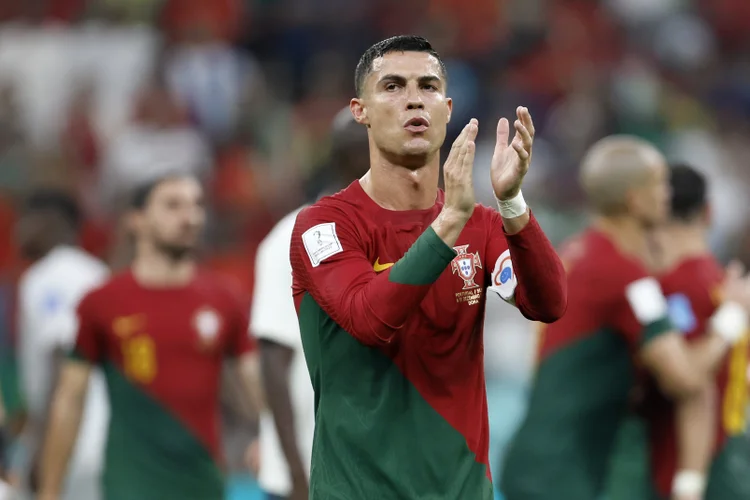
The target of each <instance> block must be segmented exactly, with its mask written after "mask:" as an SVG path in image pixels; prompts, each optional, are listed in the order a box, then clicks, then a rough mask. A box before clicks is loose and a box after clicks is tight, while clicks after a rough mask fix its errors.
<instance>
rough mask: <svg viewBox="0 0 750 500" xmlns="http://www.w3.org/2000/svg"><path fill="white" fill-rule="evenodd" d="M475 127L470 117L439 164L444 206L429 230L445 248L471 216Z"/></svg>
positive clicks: (454, 240)
mask: <svg viewBox="0 0 750 500" xmlns="http://www.w3.org/2000/svg"><path fill="white" fill-rule="evenodd" d="M478 130H479V125H478V123H477V120H476V119H474V118H472V119H471V121H470V122H469V123H468V124H467V125H466V126H465V127H464V129H463V131H462V132H461V134H460V135H459V136H458V138H457V139H456V141H455V142H454V143H453V146H452V147H451V152H450V153H449V154H448V159H447V160H446V161H445V164H444V165H443V180H444V181H445V204H444V205H443V210H442V211H441V212H440V214H439V215H438V217H437V219H435V221H434V222H433V223H432V229H434V230H435V233H437V235H438V236H439V237H440V239H442V240H443V241H444V242H445V244H446V245H448V246H450V247H452V246H453V245H455V243H456V240H458V236H459V235H460V234H461V231H463V228H464V226H465V225H466V223H467V222H468V220H469V218H470V217H471V214H472V213H474V205H475V204H476V199H475V198H474V181H473V171H474V152H475V150H476V145H475V144H474V140H475V139H476V138H477V132H478Z"/></svg>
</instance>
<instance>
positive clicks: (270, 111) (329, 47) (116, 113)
mask: <svg viewBox="0 0 750 500" xmlns="http://www.w3.org/2000/svg"><path fill="white" fill-rule="evenodd" d="M399 33H417V34H420V35H423V36H425V37H427V38H428V39H429V40H430V41H431V42H432V43H433V45H434V46H435V47H436V48H437V49H438V51H440V53H441V55H442V56H443V58H444V59H445V61H446V65H447V68H448V73H449V94H450V95H451V96H452V97H453V99H454V102H455V105H454V114H453V119H452V122H451V124H450V130H449V140H448V141H447V142H446V144H447V145H450V142H451V141H452V138H453V137H454V136H455V135H456V134H457V133H458V131H459V130H460V129H461V128H462V126H463V125H464V124H465V123H466V122H467V121H468V120H469V118H471V117H476V118H478V119H479V122H480V137H479V140H478V146H477V158H476V171H477V172H476V175H475V178H476V179H477V180H476V182H477V190H478V194H479V198H480V200H481V201H484V202H487V203H489V202H491V201H492V192H491V188H490V186H489V183H488V182H486V181H485V179H487V177H486V174H487V172H486V171H485V170H486V169H488V168H489V158H490V156H491V154H492V148H493V146H494V130H495V123H496V120H497V119H498V118H499V117H501V116H506V117H510V116H512V115H513V112H514V109H515V107H516V106H517V105H525V106H527V107H528V108H529V109H530V111H531V113H532V116H533V117H534V120H535V123H536V129H537V139H536V142H535V151H534V163H533V166H532V170H531V173H530V174H529V178H528V179H527V183H526V184H525V187H524V192H525V193H526V198H527V200H529V202H530V204H531V205H532V206H533V207H534V210H535V212H536V213H537V216H538V217H539V218H540V220H541V222H542V225H543V226H544V228H545V230H546V231H547V232H548V234H549V235H550V237H551V238H552V240H553V242H555V243H558V242H560V241H561V240H562V239H563V238H565V237H567V236H568V235H570V234H571V233H572V232H574V231H575V230H577V229H578V228H580V227H581V226H582V224H583V223H584V221H585V216H586V214H585V212H584V209H583V207H582V203H581V202H582V197H581V195H580V192H579V188H578V182H577V165H578V162H579V160H580V158H581V155H582V154H583V152H584V150H585V149H586V148H587V147H588V146H589V145H590V144H591V143H592V142H593V141H595V140H596V139H598V138H600V137H602V136H604V135H606V134H609V133H614V132H624V133H632V134H637V135H640V136H643V137H646V138H648V139H650V140H652V141H654V142H655V143H656V144H658V145H659V146H660V147H661V148H663V150H664V151H665V152H666V153H667V155H668V157H669V158H670V159H674V160H682V161H687V162H689V163H690V164H693V165H694V166H696V167H697V168H699V169H701V170H703V171H704V172H706V173H707V174H708V175H709V178H710V179H711V182H712V187H713V190H714V192H715V194H716V195H715V196H713V202H714V215H715V228H714V233H713V243H714V249H715V251H716V252H718V255H719V256H720V257H721V258H723V259H727V258H729V257H733V256H740V257H742V258H744V260H745V261H746V262H750V231H748V228H750V225H748V216H749V215H750V214H749V213H748V210H749V209H750V205H748V204H747V203H744V201H745V199H746V198H745V196H746V193H747V192H749V190H750V168H748V166H747V165H746V162H747V161H748V158H750V142H749V141H748V140H747V137H748V134H749V133H750V2H748V1H747V0H602V1H598V0H410V1H408V2H407V1H400V0H357V1H351V0H315V1H310V0H88V1H87V0H2V1H0V285H1V286H0V320H2V321H3V324H2V328H3V330H2V335H1V337H2V339H3V342H4V344H3V345H6V346H7V345H8V343H9V342H10V338H11V336H12V325H13V315H12V313H11V311H12V297H13V283H14V280H15V278H16V277H17V276H18V273H19V271H20V270H21V269H22V266H23V263H22V262H20V261H19V259H18V258H17V256H16V254H15V250H14V245H13V227H14V218H15V214H16V212H17V208H18V206H19V202H20V200H22V199H23V195H24V193H26V192H28V190H29V189H31V188H32V187H35V186H40V185H44V186H57V187H64V188H66V189H69V190H71V192H75V193H76V194H77V196H78V199H79V200H80V202H81V204H82V206H83V207H84V209H85V212H86V215H87V222H86V225H85V228H84V231H83V234H82V238H83V243H84V246H85V247H86V248H87V249H88V250H89V251H91V252H92V253H94V254H95V255H97V256H100V257H102V258H105V259H106V260H108V261H109V262H110V263H111V264H112V265H113V266H114V267H115V268H117V267H121V266H123V265H124V264H125V263H126V262H127V255H126V254H124V252H123V248H124V245H123V240H124V238H125V235H124V234H123V231H121V229H120V224H119V223H118V214H119V213H120V211H121V210H122V207H123V200H125V199H126V197H127V195H128V194H129V192H130V190H131V189H132V188H133V187H134V186H135V185H138V184H140V183H141V182H143V181H146V180H148V179H149V178H153V177H156V176H159V175H160V174H161V173H164V172H166V171H175V170H184V171H189V172H194V173H197V174H198V175H200V176H201V177H202V178H203V179H205V182H206V185H207V186H208V187H209V193H210V200H209V206H210V213H211V222H210V224H209V231H208V233H207V234H206V238H205V245H204V250H205V261H206V263H207V265H209V266H210V267H213V268H214V269H216V270H219V271H223V272H226V273H227V274H230V275H232V276H233V277H235V278H236V279H237V280H238V281H239V282H240V284H241V285H242V286H243V289H244V290H245V291H246V292H247V294H248V295H249V294H250V293H251V291H252V283H253V269H252V267H253V263H254V252H255V248H256V247H257V245H258V243H259V242H260V241H261V240H262V238H263V237H264V236H265V235H266V233H267V232H268V230H270V228H271V227H273V225H274V223H275V222H276V221H277V220H279V219H280V218H281V217H282V216H283V215H284V214H286V213H287V212H289V211H290V210H292V209H294V208H296V207H297V206H299V205H300V204H301V203H303V202H304V201H306V200H309V199H310V198H311V197H312V196H314V195H315V194H316V193H317V192H318V191H319V189H320V187H321V186H323V185H324V184H325V176H326V175H327V171H326V164H327V159H328V154H329V150H330V144H329V138H328V136H329V130H330V124H331V121H332V119H333V117H334V116H335V115H336V113H337V112H338V111H339V110H341V109H342V108H343V107H344V106H346V105H347V103H348V101H349V99H350V97H351V96H352V95H353V73H354V67H355V65H356V62H357V59H358V58H359V56H360V55H361V53H362V52H363V51H364V50H365V49H366V48H367V47H369V46H370V45H371V44H372V43H373V42H375V41H377V40H380V39H382V38H385V37H387V36H390V35H393V34H399ZM507 314H513V313H510V312H508V313H507ZM501 316H502V317H501V318H499V319H498V320H497V321H498V322H499V321H506V316H505V315H501ZM490 321H492V319H490ZM518 323H519V326H518V332H519V335H522V334H523V333H525V329H526V328H528V327H527V326H526V325H525V324H524V323H522V322H518ZM514 338H519V337H514V336H513V335H509V336H505V340H501V342H505V343H506V344H513V345H514V346H515V347H512V346H511V348H510V350H508V349H505V347H507V346H505V347H503V346H501V347H498V346H495V347H493V346H492V345H491V344H488V350H489V351H490V352H493V349H495V351H494V352H495V353H496V354H497V356H495V357H494V358H493V359H494V363H493V364H494V366H489V368H488V369H489V370H490V371H493V370H495V371H496V372H497V376H498V377H501V376H506V377H511V378H513V377H515V376H517V377H520V378H523V374H524V373H527V371H528V363H525V362H522V361H519V360H528V359H529V356H530V352H531V349H530V348H528V342H526V343H523V342H520V343H519V342H513V339H514ZM519 349H521V350H522V351H523V352H522V354H523V355H521V356H517V355H516V354H518V352H519ZM6 396H7V395H6Z"/></svg>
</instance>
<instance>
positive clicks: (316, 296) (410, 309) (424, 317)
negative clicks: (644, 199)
mask: <svg viewBox="0 0 750 500" xmlns="http://www.w3.org/2000/svg"><path fill="white" fill-rule="evenodd" d="M355 86H356V88H355V90H356V94H357V97H356V98H354V99H352V100H351V103H350V109H351V111H352V115H353V116H354V119H355V120H356V121H357V123H359V124H360V125H362V126H364V127H366V128H367V133H368V137H369V144H370V148H369V149H370V151H369V153H370V154H369V160H370V170H369V171H368V172H367V173H366V174H365V175H364V176H363V177H362V178H361V179H358V180H356V181H354V182H353V183H352V184H351V185H350V186H349V187H347V188H346V189H344V190H342V191H340V192H339V193H336V194H335V195H333V196H328V197H324V198H322V199H321V200H319V201H318V202H317V203H315V204H314V205H312V206H311V207H307V208H305V209H304V210H302V211H301V212H300V214H299V215H298V217H297V220H296V223H295V227H294V231H293V235H292V241H291V249H290V257H291V263H292V270H293V285H292V286H293V292H294V300H295V305H296V308H297V314H298V317H299V325H300V332H301V335H302V345H303V349H304V353H305V359H306V361H307V366H308V370H309V372H310V377H311V379H312V385H313V389H314V391H315V435H314V441H313V442H314V444H313V453H312V468H311V472H310V498H311V499H315V500H332V499H339V500H355V499H356V500H384V499H389V500H397V499H398V500H401V499H403V500H411V499H417V498H435V499H438V498H439V499H441V500H490V499H492V498H493V489H492V482H491V476H490V472H489V467H488V447H489V425H488V417H487V398H486V394H485V380H484V366H483V365H484V363H483V354H484V350H483V343H482V342H483V337H482V327H483V322H484V307H485V304H486V301H485V297H486V296H485V293H486V291H487V290H488V288H489V287H490V286H491V287H492V288H493V289H495V290H497V292H498V293H499V294H500V295H501V296H502V297H503V298H504V299H505V300H507V301H509V302H512V303H514V304H515V305H516V306H517V307H518V308H519V310H520V311H521V312H522V313H523V314H524V315H526V317H528V318H531V319H535V320H539V321H547V322H552V321H555V320H557V319H558V318H560V317H561V316H562V315H563V313H564V311H565V307H566V301H567V285H566V282H565V276H564V271H563V268H562V264H561V262H560V260H559V259H558V257H557V255H556V253H555V251H554V249H553V248H552V245H551V244H550V242H549V240H548V239H547V238H546V236H545V235H544V233H543V232H542V230H541V228H540V227H539V225H538V224H537V222H536V220H535V219H534V217H533V215H532V214H531V213H530V212H529V210H528V207H527V206H526V203H525V202H524V201H523V196H522V195H521V184H522V182H523V178H524V176H525V175H526V173H527V171H528V168H529V164H530V160H531V149H532V143H533V135H534V126H533V123H532V120H531V116H530V114H529V112H528V110H527V109H526V108H523V107H519V108H518V109H517V111H516V113H517V120H515V123H514V134H513V135H512V136H510V124H509V123H508V120H506V119H502V120H500V121H499V123H498V124H497V129H496V134H497V135H496V137H497V142H496V148H495V153H494V155H493V158H492V164H491V168H490V179H489V182H491V183H492V187H493V189H494V193H495V196H496V197H497V199H498V205H499V207H498V208H499V210H495V209H492V208H488V207H485V206H481V205H477V204H476V203H475V198H474V189H473V179H472V170H473V166H474V165H473V163H474V148H475V144H474V140H475V138H476V136H477V131H478V123H477V121H476V120H471V121H470V122H469V123H468V124H467V125H466V126H465V127H464V130H463V132H462V133H461V134H460V135H459V137H458V139H457V140H456V142H454V144H453V148H452V150H451V152H450V153H449V155H448V158H447V159H446V161H445V163H444V165H443V170H444V180H445V192H443V191H441V190H440V189H439V188H438V180H439V176H440V155H439V151H440V148H441V146H442V145H443V142H444V141H445V135H446V126H447V123H448V121H449V120H450V117H451V109H452V101H451V99H450V98H449V97H447V90H448V87H447V75H446V71H445V67H444V65H443V63H442V61H441V59H440V56H439V55H438V54H437V52H435V51H434V50H433V49H432V47H431V45H430V44H429V42H427V40H425V39H424V38H421V37H417V36H397V37H393V38H390V39H388V40H384V41H382V42H379V43H377V44H375V45H374V46H372V47H371V48H370V49H368V50H367V51H366V52H365V53H364V54H363V56H362V58H361V59H360V62H359V64H358V65H357V69H356V71H355Z"/></svg>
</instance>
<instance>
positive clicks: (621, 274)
mask: <svg viewBox="0 0 750 500" xmlns="http://www.w3.org/2000/svg"><path fill="white" fill-rule="evenodd" d="M581 180H582V184H583V187H584V189H585V191H586V194H587V196H588V198H589V201H590V202H591V204H592V208H593V209H594V210H595V212H596V218H595V221H594V223H593V224H592V226H591V228H590V229H588V230H587V231H585V232H584V233H583V234H582V235H579V236H577V237H575V238H573V239H572V240H571V241H570V242H568V243H567V244H566V245H565V248H564V249H563V252H562V258H563V262H564V263H565V266H566V269H567V272H568V284H569V294H570V295H569V302H568V311H567V313H566V315H565V316H564V317H563V318H562V319H561V320H560V321H558V322H556V323H554V324H552V325H549V326H546V327H545V328H543V329H542V332H541V338H540V340H539V343H540V345H539V359H538V367H537V372H536V376H535V379H534V386H533V388H532V392H531V397H530V402H529V408H528V413H527V416H526V418H525V421H524V422H523V423H522V425H521V428H520V429H519V431H518V433H517V434H516V436H515V438H514V440H513V444H512V445H511V447H510V450H509V451H508V454H507V456H506V459H505V467H504V470H503V474H502V485H503V494H504V495H505V496H506V498H507V499H508V500H595V499H597V498H599V496H600V495H601V493H602V490H603V489H604V487H605V479H606V477H607V473H608V465H609V461H610V456H611V455H612V453H613V449H614V441H615V436H616V433H617V431H618V429H619V427H620V425H621V423H622V421H623V419H624V417H625V416H626V414H627V409H628V400H629V395H630V392H631V389H632V388H633V387H634V386H635V382H636V375H637V373H638V370H637V368H638V367H641V366H642V367H644V368H645V369H646V370H647V371H648V372H649V373H651V374H652V375H653V376H654V378H655V380H656V381H657V382H658V384H659V387H660V388H661V389H662V390H663V391H664V393H665V394H667V395H668V397H669V398H670V399H671V400H673V401H674V402H675V404H677V405H678V408H679V411H680V412H681V413H685V414H686V413H689V412H691V411H693V412H694V411H699V410H700V408H701V403H702V399H701V395H702V394H703V390H704V388H705V387H706V386H707V385H708V384H709V381H710V380H711V379H712V378H713V376H714V371H715V370H716V369H717V368H718V367H719V365H720V363H721V362H722V360H723V358H724V356H725V355H726V353H727V351H728V349H729V346H730V344H731V343H734V342H737V341H739V339H740V338H741V337H742V335H743V334H744V331H745V329H746V328H747V324H748V317H747V312H746V309H744V308H743V307H740V306H738V305H737V304H736V303H735V302H726V303H725V304H724V305H722V306H721V307H720V308H719V310H718V311H717V312H716V313H715V314H714V316H712V321H711V327H710V328H709V329H710V332H711V334H710V335H706V336H705V341H704V342H703V345H701V346H700V348H696V349H689V348H688V346H687V344H686V343H685V342H684V340H683V339H682V338H681V335H680V333H679V332H678V331H676V330H675V329H674V327H673V326H672V325H671V323H670V321H669V319H668V307H667V301H666V299H665V297H664V295H663V293H662V290H661V287H660V285H659V283H658V281H657V280H656V279H655V278H653V277H652V276H651V275H650V274H651V273H650V272H649V271H648V270H647V269H648V266H650V265H651V261H650V256H651V254H652V249H651V246H650V244H649V242H650V240H649V235H650V234H651V231H652V230H653V229H654V228H655V227H656V226H657V225H659V224H661V223H663V222H665V221H666V219H667V217H668V213H669V171H668V167H667V164H666V161H665V159H664V157H663V156H662V154H661V153H660V152H659V151H657V150H656V148H654V147H653V146H652V145H651V144H649V143H648V142H646V141H643V140H641V139H637V138H633V137H626V136H616V137H609V138H605V139H603V140H601V141H599V142H598V143H597V144H595V145H594V146H593V147H592V148H591V150H590V151H589V152H588V154H587V155H586V158H585V159H584V162H583V165H582V169H581ZM749 287H750V285H748V281H747V278H742V277H741V276H736V275H734V276H732V277H731V279H730V280H728V281H727V283H725V292H726V298H727V299H731V300H734V301H738V302H739V303H741V304H742V306H744V307H745V308H747V307H748V306H750V288H749ZM695 408H698V410H695ZM696 430H697V431H699V430H701V427H699V428H698V429H696ZM681 438H682V439H681V442H680V446H681V457H680V463H681V464H684V467H686V468H688V469H690V470H692V469H697V470H700V469H701V467H703V466H705V454H704V451H705V448H701V444H702V439H703V436H702V435H701V434H700V432H693V433H686V434H685V435H682V434H681ZM691 487H692V485H690V484H688V485H687V487H685V485H684V484H682V483H681V484H680V485H679V488H678V489H679V491H678V493H679V494H678V495H675V498H680V499H688V498H691V496H690V494H691V492H692V491H694V489H691ZM686 490H688V491H686Z"/></svg>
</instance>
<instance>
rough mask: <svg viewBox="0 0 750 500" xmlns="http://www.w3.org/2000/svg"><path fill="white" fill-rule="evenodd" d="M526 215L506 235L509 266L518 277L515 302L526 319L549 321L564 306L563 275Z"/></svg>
mask: <svg viewBox="0 0 750 500" xmlns="http://www.w3.org/2000/svg"><path fill="white" fill-rule="evenodd" d="M526 216H527V217H529V220H528V222H527V223H526V224H525V225H524V226H523V229H521V230H520V231H519V232H517V233H515V234H506V239H507V241H508V248H509V249H510V255H511V258H512V260H513V269H514V271H515V273H516V276H517V278H518V287H517V288H516V295H515V303H516V306H517V307H518V309H519V310H520V311H521V313H522V314H523V315H524V316H525V317H526V318H528V319H530V320H534V321H541V322H543V323H552V322H554V321H557V320H558V319H560V318H561V317H562V315H563V314H564V313H565V310H566V308H567V305H568V283H567V278H566V276H565V270H564V268H563V265H562V262H561V261H560V258H559V257H558V256H557V252H555V249H554V248H553V246H552V243H550V241H549V239H547V236H545V234H544V232H543V231H542V228H541V227H540V226H539V224H538V223H537V221H536V219H535V218H534V217H533V216H530V215H528V212H527V215H526ZM523 217H524V216H521V217H518V218H516V219H518V220H516V223H518V224H520V223H521V222H522V221H521V220H520V219H522V218H523ZM508 221H513V219H509V220H508ZM503 224H504V225H505V229H506V233H509V231H508V222H507V221H506V220H505V219H504V220H503ZM497 230H498V231H500V230H501V228H498V229H497Z"/></svg>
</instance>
